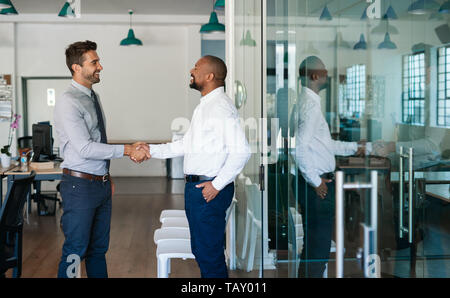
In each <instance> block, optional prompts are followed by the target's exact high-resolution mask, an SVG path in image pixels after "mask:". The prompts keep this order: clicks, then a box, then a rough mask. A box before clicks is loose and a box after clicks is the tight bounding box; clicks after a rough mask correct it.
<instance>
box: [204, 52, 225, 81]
mask: <svg viewBox="0 0 450 298" xmlns="http://www.w3.org/2000/svg"><path fill="white" fill-rule="evenodd" d="M202 60H204V61H205V62H206V64H207V65H208V67H209V71H210V72H212V73H213V74H214V78H215V80H216V81H219V82H222V83H223V84H225V78H226V77H227V66H226V65H225V62H223V60H222V59H220V58H218V57H216V56H211V55H207V56H203V57H202Z"/></svg>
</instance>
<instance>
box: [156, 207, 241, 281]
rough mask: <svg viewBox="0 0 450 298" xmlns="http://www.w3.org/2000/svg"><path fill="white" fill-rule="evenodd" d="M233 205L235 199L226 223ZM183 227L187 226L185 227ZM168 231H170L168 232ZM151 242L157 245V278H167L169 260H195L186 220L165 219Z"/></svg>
mask: <svg viewBox="0 0 450 298" xmlns="http://www.w3.org/2000/svg"><path fill="white" fill-rule="evenodd" d="M235 204H236V199H233V200H232V202H231V204H230V206H229V207H228V209H227V211H226V217H225V220H226V223H228V219H229V217H230V215H231V213H232V211H233V210H234V206H235ZM184 225H187V227H186V226H184ZM169 229H170V231H168V230H169ZM183 230H184V231H183ZM224 232H225V231H224ZM175 237H178V238H175ZM153 241H155V243H156V245H157V248H156V258H157V260H158V278H168V277H169V274H170V260H171V259H174V258H181V259H183V260H186V259H195V256H194V255H193V254H192V251H191V240H190V234H189V225H188V223H187V219H186V218H183V217H169V218H166V219H165V220H164V222H163V224H162V225H161V228H160V229H157V230H156V231H155V234H154V235H153Z"/></svg>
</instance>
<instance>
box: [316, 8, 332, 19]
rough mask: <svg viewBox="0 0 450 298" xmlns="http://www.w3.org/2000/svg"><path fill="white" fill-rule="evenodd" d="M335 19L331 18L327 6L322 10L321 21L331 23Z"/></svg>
mask: <svg viewBox="0 0 450 298" xmlns="http://www.w3.org/2000/svg"><path fill="white" fill-rule="evenodd" d="M332 19H333V17H332V16H331V13H330V11H329V10H328V7H327V6H326V5H325V7H324V8H323V10H322V14H321V15H320V17H319V20H321V21H331V20H332Z"/></svg>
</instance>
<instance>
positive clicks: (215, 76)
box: [189, 55, 227, 95]
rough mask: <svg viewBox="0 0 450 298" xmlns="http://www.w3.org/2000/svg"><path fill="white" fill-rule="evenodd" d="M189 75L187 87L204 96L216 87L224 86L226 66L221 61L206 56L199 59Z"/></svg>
mask: <svg viewBox="0 0 450 298" xmlns="http://www.w3.org/2000/svg"><path fill="white" fill-rule="evenodd" d="M190 73H191V80H190V84H189V87H191V88H192V89H196V90H198V91H200V92H201V93H202V95H204V94H207V93H208V92H210V91H212V90H214V89H216V88H218V87H221V86H225V78H226V77H227V66H226V65H225V63H224V62H223V61H222V59H220V58H217V57H215V56H210V55H208V56H203V57H202V58H200V59H199V60H198V61H197V63H195V66H194V68H192V69H191V71H190Z"/></svg>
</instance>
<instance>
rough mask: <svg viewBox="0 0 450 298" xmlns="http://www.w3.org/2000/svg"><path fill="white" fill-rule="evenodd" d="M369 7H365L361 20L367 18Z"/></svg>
mask: <svg viewBox="0 0 450 298" xmlns="http://www.w3.org/2000/svg"><path fill="white" fill-rule="evenodd" d="M367 8H368V7H365V8H364V10H363V13H362V15H361V18H360V19H361V20H367Z"/></svg>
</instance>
